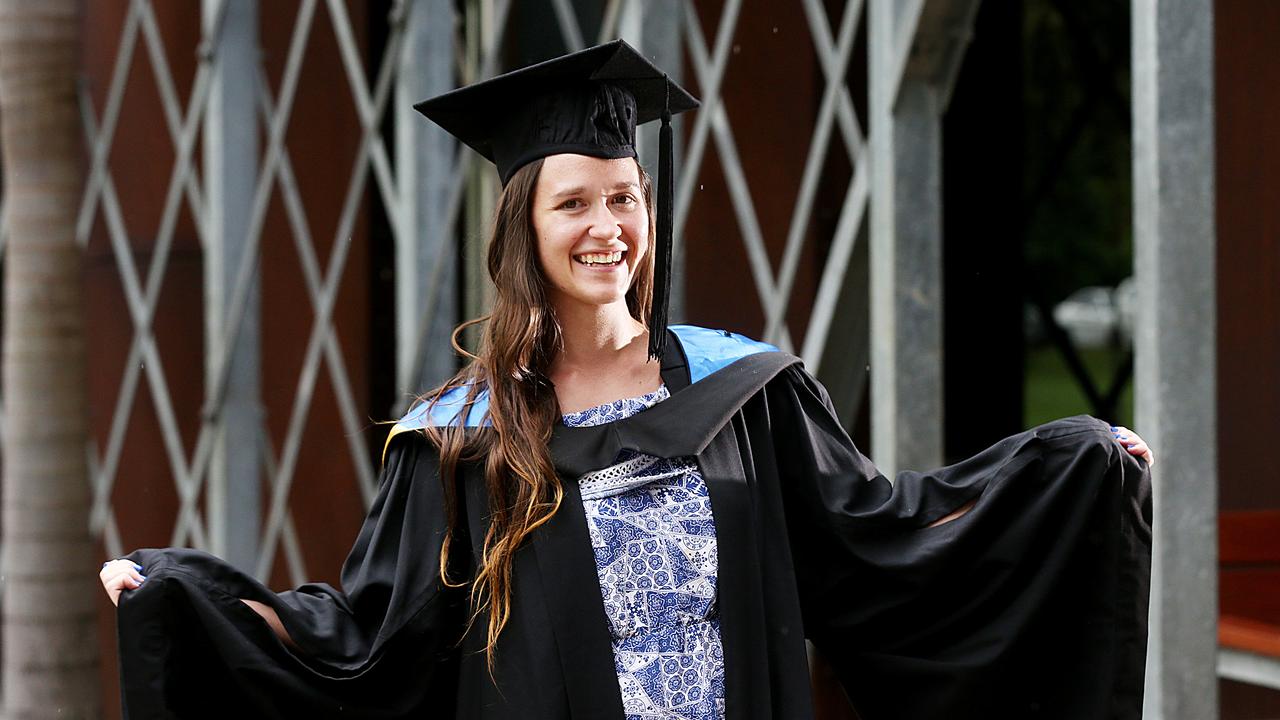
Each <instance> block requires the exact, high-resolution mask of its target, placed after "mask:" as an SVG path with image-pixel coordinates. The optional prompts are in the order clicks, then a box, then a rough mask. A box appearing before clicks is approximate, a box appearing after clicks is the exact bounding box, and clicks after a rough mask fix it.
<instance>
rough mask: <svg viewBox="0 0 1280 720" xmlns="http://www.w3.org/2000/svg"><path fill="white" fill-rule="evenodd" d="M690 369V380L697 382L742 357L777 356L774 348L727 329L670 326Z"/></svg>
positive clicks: (776, 349) (777, 351)
mask: <svg viewBox="0 0 1280 720" xmlns="http://www.w3.org/2000/svg"><path fill="white" fill-rule="evenodd" d="M669 329H670V330H671V332H672V333H674V334H675V336H676V338H677V339H678V340H679V341H680V349H681V350H682V351H683V352H684V356H685V360H686V362H687V363H688V367H689V381H690V382H698V381H699V380H701V379H703V378H706V377H708V376H710V375H712V374H714V373H716V372H718V371H720V370H722V369H724V368H726V367H728V366H729V365H732V364H733V363H735V362H736V361H738V360H741V359H742V358H745V357H748V356H751V355H759V354H762V353H780V351H779V350H778V348H777V347H775V346H773V345H770V344H769V343H766V342H761V341H759V340H754V339H752V338H749V337H747V336H746V335H742V334H739V333H735V332H730V331H728V330H717V329H712V328H705V327H700V326H698V325H671V326H670V327H669Z"/></svg>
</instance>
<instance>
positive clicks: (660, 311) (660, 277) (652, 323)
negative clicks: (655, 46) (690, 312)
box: [649, 76, 675, 359]
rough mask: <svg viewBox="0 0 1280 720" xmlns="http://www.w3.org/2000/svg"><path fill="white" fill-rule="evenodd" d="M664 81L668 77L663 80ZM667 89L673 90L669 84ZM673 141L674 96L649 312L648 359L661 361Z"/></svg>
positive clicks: (663, 147) (662, 133)
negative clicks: (651, 303)
mask: <svg viewBox="0 0 1280 720" xmlns="http://www.w3.org/2000/svg"><path fill="white" fill-rule="evenodd" d="M664 77H665V76H664ZM667 87H668V88H669V87H671V86H670V84H667ZM672 144H673V141H672V138H671V95H670V91H669V90H668V92H667V98H666V100H665V102H664V104H663V108H662V127H661V128H660V129H659V130H658V208H657V210H658V213H657V214H658V229H657V237H656V241H657V247H655V248H654V257H653V305H652V306H651V307H650V309H649V357H651V358H655V359H661V358H662V351H663V349H664V348H666V346H667V310H668V308H667V305H668V303H669V302H670V299H671V254H672V246H673V240H672V229H673V226H674V225H675V209H674V208H673V207H672V206H673V204H674V202H673V197H674V195H675V177H674V175H675V158H674V157H673V155H674V150H673V148H672Z"/></svg>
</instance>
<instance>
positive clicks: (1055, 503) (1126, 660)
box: [118, 326, 1151, 720]
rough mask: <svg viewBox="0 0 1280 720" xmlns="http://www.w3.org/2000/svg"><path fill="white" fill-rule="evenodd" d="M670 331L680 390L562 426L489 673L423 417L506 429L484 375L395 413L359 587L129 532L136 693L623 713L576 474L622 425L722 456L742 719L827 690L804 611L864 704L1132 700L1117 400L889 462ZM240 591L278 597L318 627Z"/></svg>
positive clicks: (794, 366)
mask: <svg viewBox="0 0 1280 720" xmlns="http://www.w3.org/2000/svg"><path fill="white" fill-rule="evenodd" d="M670 332H671V334H670V335H669V337H668V343H667V350H666V353H665V356H664V358H663V362H662V377H663V380H664V381H665V383H666V384H667V387H668V390H670V392H671V397H670V398H668V399H667V400H665V401H663V402H661V403H658V404H657V405H656V406H654V407H652V408H649V409H647V410H645V411H643V412H640V413H637V414H635V415H633V416H631V417H629V418H626V419H624V420H620V421H616V422H613V423H608V424H603V425H597V426H591V427H579V428H570V427H565V426H558V427H557V428H556V429H555V432H554V437H553V439H552V442H551V453H552V457H553V460H554V463H555V467H556V470H557V472H558V474H559V476H560V481H561V483H562V485H563V487H564V500H563V503H562V505H561V507H560V509H559V511H558V512H557V513H556V514H555V516H554V517H553V518H552V519H551V520H550V521H549V522H548V523H546V524H545V525H544V526H542V527H541V528H539V529H538V530H537V531H535V533H534V535H533V537H532V539H531V541H530V542H528V543H527V544H526V545H525V546H523V547H521V548H520V549H519V550H518V551H517V552H516V555H515V558H514V565H513V570H512V573H513V574H512V583H513V584H512V599H511V615H510V619H509V621H508V623H507V626H506V628H505V629H504V630H503V632H502V634H501V636H500V637H499V640H498V645H497V654H496V659H495V667H494V670H493V674H492V675H490V673H489V670H488V668H487V667H486V661H485V655H484V652H483V646H484V642H485V639H486V634H487V617H485V616H481V617H480V618H478V619H477V620H476V622H475V625H474V627H473V628H472V630H471V632H469V633H467V634H466V635H465V637H461V638H460V636H461V635H462V634H463V632H462V630H463V627H464V626H465V623H466V619H467V616H468V599H467V596H466V591H465V589H463V588H448V587H445V586H444V585H443V584H442V583H441V581H440V577H439V560H440V544H441V541H442V539H443V538H444V535H445V533H446V532H447V530H446V527H447V523H446V516H445V510H444V500H443V489H442V484H441V482H440V480H439V478H438V474H437V470H438V458H437V455H436V453H435V451H434V449H433V447H432V446H431V445H430V443H429V442H428V441H427V440H426V439H425V438H424V436H423V435H422V434H421V433H420V432H415V431H414V429H415V428H420V427H422V426H423V425H424V424H426V423H435V424H441V423H444V422H450V421H458V422H465V424H466V425H468V426H469V427H473V428H474V430H468V432H489V431H491V430H486V429H485V425H486V418H485V417H484V409H485V398H484V396H483V395H481V397H480V400H479V401H478V402H477V403H475V404H473V405H472V406H471V407H470V408H469V410H468V409H467V408H465V407H463V406H462V404H461V403H462V400H461V393H462V391H461V390H458V391H457V392H456V393H455V395H454V396H452V397H448V396H447V397H444V398H442V399H441V401H440V402H439V403H437V405H436V407H435V409H434V410H433V411H432V413H431V414H428V413H427V412H425V410H424V408H423V407H421V406H420V407H418V408H415V409H414V410H413V411H411V412H410V413H409V415H407V416H406V417H405V418H404V419H402V421H401V422H400V424H398V425H397V427H396V429H395V431H393V434H392V437H391V438H390V439H389V440H388V447H387V450H386V453H385V460H384V466H383V469H382V472H381V476H380V480H379V482H380V486H379V490H378V494H377V497H376V499H375V500H374V502H373V505H372V507H371V509H370V510H369V513H368V516H367V519H366V521H365V522H364V525H363V527H362V528H361V530H360V533H359V535H358V537H357V538H356V540H355V544H354V547H353V548H352V550H351V553H350V555H349V556H348V558H347V560H346V562H345V563H344V565H343V567H342V573H341V588H335V587H332V586H330V585H327V584H320V583H312V584H307V585H303V586H301V587H299V588H297V589H294V590H290V591H287V592H281V593H274V592H271V591H269V590H268V589H267V588H265V587H264V586H263V585H262V584H260V583H259V582H257V581H256V580H254V579H253V578H251V577H250V576H248V575H246V574H244V573H242V572H240V571H239V570H237V569H235V568H233V567H231V566H229V565H228V564H226V563H225V562H223V561H221V560H219V559H218V558H216V557H213V556H211V555H209V554H206V553H202V552H198V551H195V550H186V549H144V550H138V551H135V552H134V553H132V554H130V555H129V556H127V557H128V558H129V559H131V560H133V561H134V562H137V563H139V564H141V565H143V566H144V568H145V569H144V573H145V574H147V575H148V576H149V579H148V580H147V582H146V583H144V584H143V585H142V587H140V588H139V589H137V590H126V591H124V592H123V593H122V594H121V597H120V603H119V609H118V629H119V646H120V672H121V681H122V693H123V703H124V707H125V712H126V716H127V717H128V718H130V720H139V719H141V718H160V717H181V718H194V717H235V718H329V717H333V718H466V719H468V720H472V719H475V720H481V719H483V720H497V719H500V718H501V719H505V718H548V719H554V718H590V719H593V720H594V719H601V718H603V719H610V718H612V719H617V720H621V718H622V717H623V712H622V702H621V696H620V691H619V687H618V682H617V676H616V674H615V669H614V662H613V655H612V646H611V642H610V635H609V630H608V625H607V620H606V616H605V613H604V608H603V603H602V600H601V595H600V588H599V582H598V578H597V576H596V569H595V564H594V558H593V554H592V549H591V544H590V540H589V537H588V531H587V525H586V520H585V517H584V513H583V507H582V499H581V495H580V494H579V491H578V487H577V483H576V478H578V477H580V476H581V475H582V474H583V473H585V472H587V471H590V470H594V469H598V468H601V467H604V466H607V465H609V464H611V463H612V462H613V460H614V459H615V457H616V456H617V454H618V452H619V451H620V450H622V449H624V448H626V449H631V450H635V451H639V452H644V453H649V454H653V455H659V456H664V457H676V456H693V457H694V458H695V459H696V461H697V464H698V466H699V469H700V471H701V473H702V476H703V478H704V479H705V481H706V484H707V488H708V492H709V495H710V499H711V505H712V513H713V517H714V521H715V527H716V535H717V539H718V548H719V561H718V562H719V568H718V570H719V572H718V577H717V585H718V598H717V604H718V612H719V614H720V620H721V634H722V642H723V647H724V662H725V684H726V713H727V718H729V720H747V719H757V718H786V719H788V720H791V719H801V720H803V719H804V718H809V717H811V716H812V713H813V710H812V706H811V699H810V685H809V675H808V665H807V659H806V647H805V642H804V640H805V639H806V638H808V639H810V640H812V642H813V643H814V645H815V646H816V648H817V649H818V651H819V652H820V653H821V654H822V655H823V656H824V657H825V659H826V660H827V661H828V663H829V664H830V665H831V666H832V667H833V668H834V670H835V672H836V674H837V675H838V677H839V679H840V682H841V683H842V685H843V687H844V689H845V690H846V692H847V694H848V696H849V698H850V700H851V702H852V704H853V705H854V706H855V708H856V709H857V711H858V713H859V714H860V716H861V717H862V718H863V720H882V719H893V718H911V719H918V718H1014V717H1016V718H1028V717H1036V718H1072V719H1073V720H1079V719H1084V718H1135V719H1136V718H1138V717H1139V716H1140V712H1141V704H1142V690H1143V667H1144V658H1145V650H1146V616H1147V600H1148V591H1149V568H1150V546H1151V534H1150V523H1151V497H1150V481H1149V474H1148V472H1147V469H1146V465H1145V463H1144V462H1143V461H1142V460H1140V459H1138V458H1135V457H1133V456H1131V455H1129V454H1128V453H1127V452H1125V450H1124V449H1123V448H1122V447H1121V446H1120V445H1119V444H1118V443H1116V442H1115V440H1114V439H1113V437H1112V436H1111V433H1110V432H1109V429H1108V426H1107V424H1106V423H1104V422H1102V421H1100V420H1097V419H1094V418H1091V417H1087V416H1077V417H1072V418H1067V419H1064V420H1060V421H1056V422H1052V423H1049V424H1047V425H1042V426H1040V427H1037V428H1034V429H1032V430H1029V431H1026V432H1023V433H1020V434H1018V435H1014V436H1012V437H1009V438H1006V439H1005V440H1002V441H1000V442H998V443H996V444H995V445H993V446H992V447H991V448H989V449H987V450H985V451H983V452H981V453H979V454H977V455H975V456H973V457H972V458H969V459H967V460H964V461H962V462H960V463H957V464H955V465H951V466H948V467H944V468H941V469H937V470H932V471H929V472H913V471H905V472H901V473H899V474H898V475H897V477H896V479H895V481H893V482H890V481H889V480H888V479H886V478H885V477H884V476H883V475H882V474H881V473H880V472H879V471H878V470H877V469H876V468H875V466H874V465H872V463H871V462H870V461H869V460H868V459H867V458H866V457H865V456H863V455H862V453H860V452H859V451H858V449H857V448H856V447H854V444H853V443H852V441H850V439H849V436H848V435H847V434H846V433H845V431H844V430H843V429H842V427H841V425H840V422H839V420H838V419H837V417H836V413H835V412H834V410H833V408H832V405H831V402H830V400H829V398H828V396H827V393H826V391H825V390H824V388H823V387H822V386H821V385H820V384H819V383H818V382H817V380H815V379H814V378H813V377H812V376H811V375H810V374H809V373H807V372H806V371H805V370H804V368H803V366H802V364H801V363H800V361H799V359H798V358H796V357H794V356H792V355H789V354H786V353H783V352H779V351H777V349H776V348H773V347H772V346H769V345H765V344H763V343H758V342H756V341H753V340H750V339H747V338H744V337H742V336H740V335H736V334H733V333H728V332H724V331H718V330H708V329H704V328H698V327H693V326H674V327H672V328H671V330H670ZM481 473H482V466H481V465H477V464H463V465H462V466H461V471H460V472H459V473H458V476H457V479H456V481H457V483H458V485H457V487H458V488H459V490H460V494H459V497H460V498H461V503H460V506H459V508H458V511H459V518H460V522H459V523H458V524H457V527H456V529H455V531H454V532H455V533H456V534H455V536H454V543H455V544H454V545H453V547H454V548H455V549H457V552H454V553H452V554H451V557H452V559H453V565H452V567H451V569H450V570H451V574H452V575H453V576H454V577H465V576H467V575H468V574H469V573H471V572H472V571H473V570H474V568H475V564H476V562H477V559H478V558H479V553H480V549H481V546H482V543H483V540H484V535H485V527H486V509H485V503H486V500H485V498H486V495H485V492H484V486H483V477H482V474H481ZM970 500H975V501H976V504H975V505H974V506H973V507H972V509H970V510H969V511H968V512H967V513H966V514H965V515H963V516H962V517H960V518H959V519H956V520H953V521H951V522H949V523H945V524H943V525H940V526H937V527H933V528H927V527H926V526H928V525H929V524H930V523H932V522H933V521H934V520H937V519H939V518H941V517H943V516H945V515H947V514H949V513H950V512H952V511H954V510H956V509H957V508H959V507H961V506H963V505H965V504H966V503H967V502H968V501H970ZM467 548H470V550H471V552H470V553H468V552H466V549H467ZM240 598H247V599H252V600H257V601H260V602H263V603H266V604H268V605H270V606H271V607H273V608H274V609H275V610H276V612H277V613H278V614H279V616H280V619H281V622H282V623H283V624H284V626H285V628H286V629H287V630H288V632H289V634H290V636H291V637H292V639H293V640H294V641H295V642H296V644H297V646H298V648H299V649H298V650H296V651H295V650H292V649H290V648H288V647H286V646H285V645H284V644H283V643H282V642H281V641H280V640H278V639H277V637H276V636H275V635H274V634H273V633H272V631H271V630H270V629H269V628H268V626H267V624H266V623H265V622H264V621H263V620H262V619H261V618H260V617H259V616H258V615H257V614H256V613H255V612H254V611H253V610H251V609H250V608H249V607H247V606H245V605H244V604H243V603H242V602H241V601H240Z"/></svg>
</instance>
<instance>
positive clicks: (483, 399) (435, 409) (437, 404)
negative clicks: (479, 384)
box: [382, 385, 492, 465]
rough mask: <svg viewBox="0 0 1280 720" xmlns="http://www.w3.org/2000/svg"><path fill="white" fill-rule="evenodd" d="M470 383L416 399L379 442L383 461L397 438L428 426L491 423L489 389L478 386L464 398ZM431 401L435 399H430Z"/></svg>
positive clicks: (477, 425)
mask: <svg viewBox="0 0 1280 720" xmlns="http://www.w3.org/2000/svg"><path fill="white" fill-rule="evenodd" d="M470 389H471V385H460V386H457V387H454V388H450V389H449V390H448V391H447V392H445V393H443V394H441V395H440V396H439V398H438V399H436V398H435V397H434V396H431V397H427V398H426V399H424V400H421V401H419V402H418V403H417V404H416V405H414V406H413V407H412V408H410V409H409V412H407V413H405V414H404V416H403V417H401V418H400V419H399V420H397V421H396V423H395V424H394V425H392V426H391V431H390V432H388V433H387V440H386V442H385V443H383V445H382V461H383V464H384V465H385V464H386V460H387V450H388V448H390V447H391V441H392V440H393V439H395V438H396V437H399V436H401V435H404V434H405V433H411V432H412V431H415V430H422V429H424V428H427V427H446V426H450V425H452V426H461V427H467V428H477V427H482V426H487V425H490V424H492V423H491V422H490V420H489V417H488V415H489V391H488V390H487V389H486V388H480V389H479V390H478V392H476V395H475V398H474V399H472V400H468V399H467V395H468V394H469V391H470ZM433 400H434V402H433Z"/></svg>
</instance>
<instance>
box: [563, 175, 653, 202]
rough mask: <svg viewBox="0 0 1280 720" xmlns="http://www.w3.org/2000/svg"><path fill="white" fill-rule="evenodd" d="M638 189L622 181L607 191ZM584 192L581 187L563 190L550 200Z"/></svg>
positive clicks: (632, 184)
mask: <svg viewBox="0 0 1280 720" xmlns="http://www.w3.org/2000/svg"><path fill="white" fill-rule="evenodd" d="M639 189H640V186H639V185H637V184H636V183H633V182H631V181H630V180H623V181H622V182H620V183H617V184H615V185H614V186H613V187H611V188H609V190H610V191H612V192H617V191H618V190H639ZM586 191H587V189H586V188H584V187H581V186H579V187H571V188H565V189H564V190H561V191H560V192H558V193H556V194H555V195H552V196H551V197H552V199H559V198H562V197H566V196H568V195H582V194H583V193H585V192H586Z"/></svg>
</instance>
